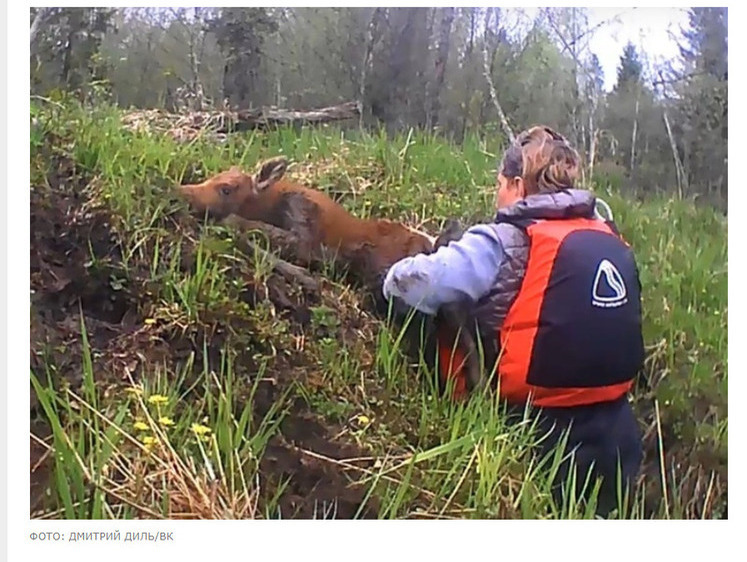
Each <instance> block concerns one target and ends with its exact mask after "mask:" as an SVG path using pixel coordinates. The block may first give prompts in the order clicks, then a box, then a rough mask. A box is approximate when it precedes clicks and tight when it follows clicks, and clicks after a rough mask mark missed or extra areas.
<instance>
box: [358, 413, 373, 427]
mask: <svg viewBox="0 0 747 562" xmlns="http://www.w3.org/2000/svg"><path fill="white" fill-rule="evenodd" d="M358 423H359V424H361V425H368V424H369V423H371V420H370V418H369V417H368V416H366V415H364V414H360V415H359V416H358Z"/></svg>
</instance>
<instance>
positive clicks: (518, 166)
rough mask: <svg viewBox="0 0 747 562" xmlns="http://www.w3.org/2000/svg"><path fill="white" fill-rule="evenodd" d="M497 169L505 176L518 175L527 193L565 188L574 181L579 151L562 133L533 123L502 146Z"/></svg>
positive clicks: (577, 169)
mask: <svg viewBox="0 0 747 562" xmlns="http://www.w3.org/2000/svg"><path fill="white" fill-rule="evenodd" d="M500 172H501V174H503V175H504V176H505V177H507V178H513V177H517V176H520V177H521V178H522V179H523V180H524V186H525V189H526V193H527V195H533V194H535V193H541V192H553V191H559V190H562V189H569V188H572V187H574V185H575V183H576V181H578V177H579V172H580V166H579V155H578V152H576V150H575V149H574V148H573V147H572V146H571V144H570V143H569V142H568V140H567V139H566V138H565V137H564V136H563V135H561V134H560V133H558V132H556V131H554V130H553V129H551V128H550V127H547V126H544V125H536V126H534V127H530V128H529V129H527V130H526V131H522V132H521V133H520V134H519V136H518V137H516V140H515V141H514V142H513V143H512V145H511V146H510V147H509V148H508V150H506V152H505V154H504V155H503V161H502V162H501V167H500Z"/></svg>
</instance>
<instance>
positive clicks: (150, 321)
mask: <svg viewBox="0 0 747 562" xmlns="http://www.w3.org/2000/svg"><path fill="white" fill-rule="evenodd" d="M155 323H156V319H155V318H146V319H145V320H144V324H145V325H146V326H152V325H153V324H155Z"/></svg>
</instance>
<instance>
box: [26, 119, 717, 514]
mask: <svg viewBox="0 0 747 562" xmlns="http://www.w3.org/2000/svg"><path fill="white" fill-rule="evenodd" d="M31 143H32V156H31V189H32V289H34V290H35V292H34V295H35V296H33V295H32V327H31V328H32V350H33V351H32V373H31V374H32V384H33V385H34V389H32V394H33V395H34V396H32V405H34V402H35V401H36V400H35V397H38V402H39V403H38V406H37V407H36V408H35V409H33V410H32V423H33V424H34V425H33V427H35V428H39V430H38V431H37V432H36V433H37V434H38V435H39V437H33V436H32V444H33V446H34V448H35V449H36V450H38V451H39V457H40V458H41V459H42V461H44V460H46V461H47V462H46V465H47V470H49V472H50V474H51V480H50V481H49V489H50V495H49V496H48V497H46V499H44V500H42V501H40V502H39V503H36V504H35V505H36V510H37V511H36V515H37V516H46V517H292V516H305V517H351V516H379V517H416V516H417V517H587V516H590V511H589V510H586V511H584V510H583V509H582V508H579V507H577V506H576V505H574V504H573V503H572V502H568V503H567V504H566V505H564V506H554V505H552V502H551V500H550V498H549V493H548V485H547V482H548V475H547V472H546V471H543V470H540V469H539V467H538V466H537V464H536V462H535V461H534V460H533V459H532V457H531V455H530V454H529V450H528V446H529V444H530V442H531V440H532V435H531V432H530V431H529V428H527V427H526V426H518V427H516V426H512V427H507V426H505V424H504V423H503V421H502V419H503V418H502V416H501V410H500V407H499V405H497V404H495V403H494V402H493V401H491V400H488V399H480V398H478V399H475V400H471V401H470V402H469V403H467V404H464V405H453V404H449V403H446V402H445V401H442V400H436V399H434V398H433V396H432V395H431V394H429V393H428V392H427V389H424V388H422V387H421V386H420V385H419V384H418V382H417V377H416V374H415V370H417V369H413V368H412V367H410V366H408V365H406V364H405V362H404V361H403V359H402V356H401V354H400V353H399V352H398V351H397V334H396V333H394V332H392V331H390V330H389V329H387V328H386V326H385V325H384V324H383V323H381V322H379V321H378V320H376V319H375V318H373V317H371V316H370V315H369V314H367V313H366V312H365V310H363V309H364V308H365V306H364V304H363V303H361V301H360V295H358V294H357V293H356V292H355V291H351V290H350V288H349V287H348V286H346V285H345V284H344V282H342V281H341V280H340V277H339V275H338V274H336V273H335V272H334V271H331V270H330V271H326V272H318V273H319V274H320V275H321V274H323V275H325V276H328V277H329V280H328V281H325V282H324V284H323V286H322V288H321V289H320V290H319V291H318V292H317V293H316V294H307V293H304V292H303V291H299V290H296V289H297V288H293V287H288V286H287V284H285V285H284V284H283V281H282V280H280V279H278V278H277V277H276V276H274V275H273V274H272V273H271V272H270V269H269V267H268V265H267V263H264V262H263V260H262V259H260V258H257V257H255V256H243V255H241V254H240V253H239V252H238V250H237V249H236V248H235V247H234V245H233V244H232V242H231V236H235V235H236V234H235V233H231V232H227V231H226V230H224V229H221V228H217V227H211V228H200V227H199V226H198V224H197V223H196V221H194V219H192V218H191V217H189V216H188V215H187V214H186V213H185V210H184V206H183V205H182V203H181V202H180V201H178V200H177V199H176V198H175V196H174V189H173V188H174V186H175V185H176V184H178V183H180V182H182V181H188V180H193V179H197V178H200V177H204V176H205V175H207V174H210V173H213V172H216V171H218V170H221V169H224V168H226V167H228V166H229V165H233V164H242V165H244V166H245V167H247V168H251V167H253V165H254V164H255V163H256V161H257V160H258V159H260V158H264V157H268V156H271V155H274V154H278V153H283V154H285V155H287V156H289V157H290V158H291V159H293V160H295V161H296V162H297V164H296V165H295V166H293V167H292V168H291V170H290V172H289V173H290V174H291V175H294V176H295V177H296V178H297V179H299V180H301V181H306V182H309V183H313V184H316V185H318V186H320V188H322V189H326V190H328V191H329V192H331V193H333V194H335V196H337V197H339V198H340V200H341V201H342V202H343V204H344V205H345V206H346V207H347V208H349V209H350V210H351V211H352V212H354V213H357V214H361V215H367V214H371V215H374V216H387V217H390V218H399V219H403V220H407V221H408V222H410V223H412V224H421V225H422V226H424V227H425V228H429V229H431V230H432V231H435V230H437V228H438V226H439V222H440V220H441V219H444V218H447V217H459V218H462V219H463V220H465V221H466V222H475V221H479V220H485V219H486V218H487V217H488V216H489V212H490V211H489V210H490V206H491V200H492V189H493V188H492V184H493V174H494V166H495V155H496V153H497V151H498V149H499V147H498V146H497V143H494V144H490V143H488V144H487V145H483V144H481V143H480V142H478V141H477V140H474V139H473V140H469V141H468V142H467V143H466V144H465V146H464V147H453V146H449V145H447V144H445V143H444V142H442V141H440V140H437V139H434V138H431V137H425V136H422V135H412V136H402V137H399V138H397V139H394V140H393V141H387V139H385V138H384V137H377V136H374V137H369V136H366V137H360V136H351V135H348V134H346V135H342V134H341V133H340V132H339V131H336V130H334V129H323V130H303V131H302V132H300V133H299V134H297V133H295V132H293V131H290V130H284V131H279V132H275V133H271V134H256V135H247V136H245V137H233V138H231V139H230V140H229V141H228V142H227V143H226V144H224V145H215V144H210V143H207V142H198V143H195V144H192V145H177V144H175V143H174V142H173V141H171V140H170V139H168V138H166V137H163V136H158V135H154V136H152V135H148V134H133V133H129V132H126V131H124V130H123V129H122V127H121V125H120V121H119V114H118V113H117V112H116V111H114V110H112V109H109V108H103V107H102V108H99V109H96V110H94V111H90V110H87V111H81V110H80V109H76V108H74V107H72V106H60V107H58V106H55V105H49V104H45V105H32V136H31ZM603 197H604V198H605V199H606V200H607V202H608V203H609V204H610V205H611V206H612V209H613V210H614V212H615V218H616V220H617V222H618V225H619V227H620V229H621V231H622V232H623V234H624V236H625V237H626V238H627V239H628V240H629V241H630V242H631V243H632V245H633V247H634V248H635V249H636V252H637V256H638V260H639V265H640V268H641V278H642V282H643V286H644V301H645V302H644V310H645V337H646V342H647V345H648V346H649V347H650V356H649V357H650V360H649V364H648V368H647V371H648V380H649V383H650V385H651V388H641V389H639V390H638V391H637V393H636V396H635V401H636V407H637V409H638V411H639V413H640V415H641V420H642V423H643V424H644V426H645V429H646V437H645V438H646V445H647V458H646V467H645V470H644V477H643V478H642V482H641V485H640V487H639V489H638V492H637V494H636V498H634V501H633V502H632V503H633V507H632V513H631V515H632V516H633V517H652V516H653V517H694V516H706V517H718V516H723V515H724V513H725V509H726V477H727V469H726V464H727V444H726V443H727V375H726V353H727V352H726V349H727V341H726V333H727V332H726V325H727V324H726V323H727V264H726V224H725V222H723V220H722V219H721V218H720V217H719V216H717V215H716V214H715V213H713V212H711V211H709V210H708V209H703V208H695V207H694V206H693V205H692V204H690V203H688V202H684V201H675V200H663V199H661V200H653V201H648V202H646V203H632V202H630V201H627V200H625V199H624V198H623V197H621V196H620V195H618V194H603ZM426 218H427V220H426ZM34 233H36V234H34ZM60 245H62V246H64V248H59V247H58V246H60ZM60 252H62V253H64V254H65V255H66V256H67V258H66V259H69V260H70V262H71V263H72V264H73V265H70V264H69V263H68V264H64V263H63V261H64V260H62V261H60V260H59V259H58V260H57V261H55V259H56V258H55V255H59V253H60ZM35 255H38V256H40V258H39V259H37V260H36V261H35V258H34V256H35ZM50 263H51V264H52V265H53V267H52V269H51V270H52V271H54V272H56V274H55V275H54V276H53V278H52V277H49V271H50V268H49V265H50ZM34 264H37V267H34ZM55 268H56V269H55ZM65 268H67V270H65V271H63V272H62V273H61V270H62V269H65ZM60 278H63V279H66V280H67V282H66V283H62V284H60V281H59V279H60ZM81 279H85V282H83V281H81ZM71 280H72V281H71ZM97 299H99V300H97ZM100 299H103V300H100ZM102 302H103V303H104V304H100V303H102ZM96 303H99V304H96ZM283 303H284V304H283ZM51 309H54V310H55V311H56V312H57V313H59V314H57V315H56V316H57V317H55V318H54V319H50V317H51V316H55V315H54V314H51V313H50V312H49V310H51ZM81 312H82V313H83V314H82V315H81ZM60 316H64V319H61V318H60ZM112 326H114V327H112ZM122 326H126V327H127V328H126V329H125V328H123V327H122ZM107 329H108V330H110V331H114V332H115V333H116V335H115V336H111V335H108V336H107V335H106V333H107V332H106V330H107ZM63 331H64V332H65V333H64V334H62V332H63ZM63 336H65V337H67V340H65V337H63ZM64 341H66V342H67V344H65V343H64ZM70 342H73V343H72V344H71V343H70ZM34 412H35V413H34ZM49 420H51V424H49V425H51V430H49V431H46V432H45V431H44V429H43V428H46V426H47V422H48V421H49ZM48 434H49V435H48ZM660 443H662V444H663V448H661V449H660V448H659V447H658V445H659V444H660ZM51 449H54V450H56V451H57V452H58V453H59V456H56V457H55V459H56V460H54V461H52V460H51V459H52V457H51V456H49V455H48V453H49V451H50V450H51ZM32 456H33V455H32ZM42 466H44V463H42ZM40 473H41V472H40ZM662 477H663V478H662ZM304 479H307V480H308V483H307V485H306V486H304V484H303V481H304ZM662 481H663V482H662ZM350 482H356V483H357V484H356V485H352V484H351V485H349V483H350ZM45 486H46V485H45V483H44V482H43V481H40V483H39V488H40V489H41V490H43V489H44V488H45ZM325 487H326V489H327V491H326V492H325V491H324V489H325ZM304 498H305V499H304ZM311 500H313V503H309V502H311Z"/></svg>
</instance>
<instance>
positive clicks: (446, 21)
mask: <svg viewBox="0 0 747 562" xmlns="http://www.w3.org/2000/svg"><path fill="white" fill-rule="evenodd" d="M453 21H454V8H444V9H443V12H442V13H441V26H440V28H439V34H438V51H437V53H436V61H435V67H436V68H435V76H434V79H433V85H432V89H431V94H430V98H431V115H432V121H431V124H432V126H433V127H435V126H437V125H438V124H439V123H440V122H441V115H440V112H441V89H442V88H443V84H444V74H445V71H446V62H447V60H448V57H449V39H450V36H451V25H452V23H453Z"/></svg>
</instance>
